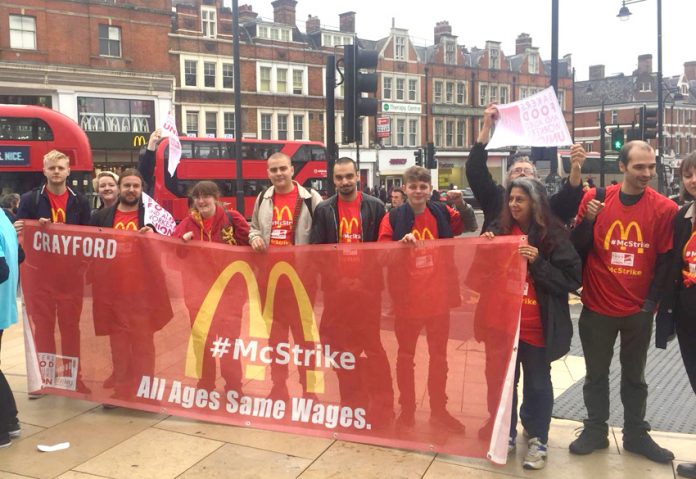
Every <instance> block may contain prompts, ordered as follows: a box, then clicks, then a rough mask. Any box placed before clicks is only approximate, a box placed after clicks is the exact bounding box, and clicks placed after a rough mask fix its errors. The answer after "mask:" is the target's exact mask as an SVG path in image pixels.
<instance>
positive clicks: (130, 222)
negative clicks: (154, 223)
mask: <svg viewBox="0 0 696 479" xmlns="http://www.w3.org/2000/svg"><path fill="white" fill-rule="evenodd" d="M114 229H116V230H128V231H138V210H135V211H120V210H119V209H118V208H116V212H115V213H114Z"/></svg>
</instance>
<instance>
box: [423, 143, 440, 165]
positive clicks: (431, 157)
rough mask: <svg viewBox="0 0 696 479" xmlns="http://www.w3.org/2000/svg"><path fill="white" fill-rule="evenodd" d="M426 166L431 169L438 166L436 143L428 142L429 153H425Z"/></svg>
mask: <svg viewBox="0 0 696 479" xmlns="http://www.w3.org/2000/svg"><path fill="white" fill-rule="evenodd" d="M425 167H426V168H427V169H429V170H434V169H435V168H437V160H436V159H435V145H434V144H433V143H428V148H427V154H426V155H425Z"/></svg>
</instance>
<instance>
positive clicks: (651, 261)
mask: <svg viewBox="0 0 696 479" xmlns="http://www.w3.org/2000/svg"><path fill="white" fill-rule="evenodd" d="M596 191H597V190H596V189H595V188H592V189H590V190H589V191H588V192H587V193H586V194H585V196H584V197H583V199H582V202H581V203H580V208H579V209H578V222H579V221H580V220H581V219H582V218H583V217H584V215H585V211H587V203H589V202H590V201H591V200H593V199H594V198H595V194H596ZM620 191H621V185H612V186H609V187H607V189H606V197H605V199H604V208H603V209H602V211H601V212H600V213H599V215H597V218H596V220H595V223H594V228H593V235H594V237H593V246H592V250H591V251H590V253H589V254H588V255H587V262H586V264H585V267H584V269H583V275H582V276H583V278H582V286H583V291H582V293H583V294H582V302H583V304H584V305H585V306H586V307H588V308H589V309H591V310H592V311H594V312H596V313H599V314H602V315H604V316H610V317H615V318H617V317H622V316H629V315H631V314H636V313H638V312H639V311H640V308H641V306H642V305H643V302H644V301H645V298H646V297H647V295H648V290H649V289H650V284H651V282H652V280H653V275H654V272H655V261H656V259H657V255H659V254H663V253H666V252H667V251H669V250H670V249H672V230H673V221H674V217H675V216H676V214H677V209H678V208H677V204H676V203H674V202H673V201H672V200H670V199H668V198H666V197H664V196H662V195H660V194H659V193H658V192H657V191H655V190H653V189H652V188H650V187H648V188H646V189H645V192H644V193H643V196H642V197H641V198H640V200H638V202H637V203H636V204H634V205H631V206H626V205H624V204H623V203H621V200H620V198H619V194H620Z"/></svg>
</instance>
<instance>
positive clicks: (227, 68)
mask: <svg viewBox="0 0 696 479" xmlns="http://www.w3.org/2000/svg"><path fill="white" fill-rule="evenodd" d="M222 88H234V65H233V64H232V63H223V64H222Z"/></svg>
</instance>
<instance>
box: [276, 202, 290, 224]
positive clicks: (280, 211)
mask: <svg viewBox="0 0 696 479" xmlns="http://www.w3.org/2000/svg"><path fill="white" fill-rule="evenodd" d="M273 213H274V214H275V219H276V221H280V220H282V219H283V214H284V213H287V215H286V216H285V219H287V220H288V221H292V211H290V208H288V207H287V205H286V206H283V207H282V208H281V209H278V207H277V206H274V207H273Z"/></svg>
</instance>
